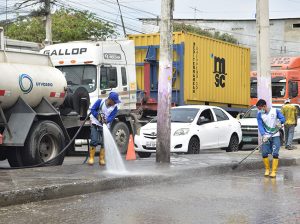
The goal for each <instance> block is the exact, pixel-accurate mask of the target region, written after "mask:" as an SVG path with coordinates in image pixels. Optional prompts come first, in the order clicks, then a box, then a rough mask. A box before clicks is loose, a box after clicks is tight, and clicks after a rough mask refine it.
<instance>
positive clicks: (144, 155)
mask: <svg viewBox="0 0 300 224" xmlns="http://www.w3.org/2000/svg"><path fill="white" fill-rule="evenodd" d="M137 154H138V155H139V157H140V158H149V157H150V156H151V152H137Z"/></svg>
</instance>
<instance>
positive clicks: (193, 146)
mask: <svg viewBox="0 0 300 224" xmlns="http://www.w3.org/2000/svg"><path fill="white" fill-rule="evenodd" d="M187 153H188V154H199V153H200V141H199V139H198V138H197V137H195V136H193V137H192V138H191V139H190V142H189V146H188V152H187Z"/></svg>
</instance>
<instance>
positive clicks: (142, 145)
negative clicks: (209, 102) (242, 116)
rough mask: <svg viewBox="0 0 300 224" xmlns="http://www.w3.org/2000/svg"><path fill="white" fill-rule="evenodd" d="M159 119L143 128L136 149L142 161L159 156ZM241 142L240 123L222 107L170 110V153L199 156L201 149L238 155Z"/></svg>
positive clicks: (184, 107)
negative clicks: (220, 149) (157, 153)
mask: <svg viewBox="0 0 300 224" xmlns="http://www.w3.org/2000/svg"><path fill="white" fill-rule="evenodd" d="M156 133H157V123H156V119H153V120H152V121H151V122H149V123H148V124H146V125H145V126H143V127H141V128H140V129H139V130H138V133H137V134H136V135H135V138H134V148H135V151H136V152H137V153H138V155H139V156H140V157H142V158H146V157H149V156H151V153H155V152H156V139H157V136H156ZM241 140H242V131H241V125H240V123H239V121H238V120H237V119H235V118H233V117H232V116H231V115H230V114H228V113H227V112H226V111H224V110H223V109H221V108H219V107H214V106H205V105H189V106H179V107H174V108H172V109H171V152H175V153H177V152H178V153H182V152H183V153H189V154H198V153H199V152H200V149H210V148H225V149H226V151H228V152H231V151H237V150H238V149H239V143H240V142H241Z"/></svg>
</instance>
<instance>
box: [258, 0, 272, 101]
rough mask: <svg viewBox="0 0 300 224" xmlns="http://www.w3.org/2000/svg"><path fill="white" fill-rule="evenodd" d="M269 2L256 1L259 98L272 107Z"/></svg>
mask: <svg viewBox="0 0 300 224" xmlns="http://www.w3.org/2000/svg"><path fill="white" fill-rule="evenodd" d="M269 27H270V23H269V0H256V38H257V44H256V45H257V47H256V49H257V96H258V98H259V99H264V100H265V101H266V102H267V106H268V107H271V105H272V86H271V67H270V43H269Z"/></svg>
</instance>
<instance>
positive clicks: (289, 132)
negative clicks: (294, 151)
mask: <svg viewBox="0 0 300 224" xmlns="http://www.w3.org/2000/svg"><path fill="white" fill-rule="evenodd" d="M294 130H295V125H284V137H285V147H287V146H292V143H293V138H294Z"/></svg>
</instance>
